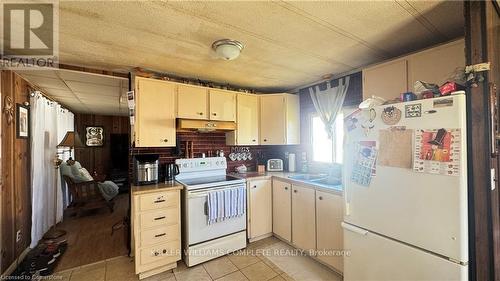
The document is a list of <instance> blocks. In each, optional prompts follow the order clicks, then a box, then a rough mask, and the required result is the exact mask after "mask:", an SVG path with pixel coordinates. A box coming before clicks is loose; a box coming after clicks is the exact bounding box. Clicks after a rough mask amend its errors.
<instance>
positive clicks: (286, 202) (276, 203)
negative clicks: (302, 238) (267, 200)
mask: <svg viewBox="0 0 500 281" xmlns="http://www.w3.org/2000/svg"><path fill="white" fill-rule="evenodd" d="M273 233H274V234H276V235H278V236H279V237H281V238H283V239H285V240H286V241H288V242H291V239H292V186H291V185H290V184H289V183H287V182H283V181H278V180H273Z"/></svg>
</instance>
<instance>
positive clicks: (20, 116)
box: [16, 104, 30, 139]
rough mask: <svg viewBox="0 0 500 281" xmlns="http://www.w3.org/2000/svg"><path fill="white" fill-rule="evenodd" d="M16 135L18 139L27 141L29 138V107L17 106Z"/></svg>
mask: <svg viewBox="0 0 500 281" xmlns="http://www.w3.org/2000/svg"><path fill="white" fill-rule="evenodd" d="M16 113H17V115H16V124H17V131H16V133H17V134H16V135H17V137H18V138H23V139H27V138H28V137H29V124H30V119H29V118H30V114H29V109H28V107H27V106H24V105H21V104H16Z"/></svg>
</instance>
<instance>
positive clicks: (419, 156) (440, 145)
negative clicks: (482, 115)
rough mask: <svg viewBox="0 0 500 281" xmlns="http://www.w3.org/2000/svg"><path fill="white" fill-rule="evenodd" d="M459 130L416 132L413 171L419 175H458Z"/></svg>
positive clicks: (443, 129) (442, 129)
mask: <svg viewBox="0 0 500 281" xmlns="http://www.w3.org/2000/svg"><path fill="white" fill-rule="evenodd" d="M460 139H461V131H460V129H445V128H441V129H428V130H425V129H424V130H416V132H415V151H414V153H413V157H414V159H413V170H414V171H415V172H419V173H430V174H441V175H448V176H459V175H460V154H461V151H460V147H461V144H460Z"/></svg>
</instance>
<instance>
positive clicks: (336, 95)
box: [309, 76, 349, 139]
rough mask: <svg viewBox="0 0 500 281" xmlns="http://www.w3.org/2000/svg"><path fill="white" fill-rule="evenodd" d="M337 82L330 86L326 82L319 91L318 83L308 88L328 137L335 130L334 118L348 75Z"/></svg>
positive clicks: (345, 88) (343, 94) (347, 83)
mask: <svg viewBox="0 0 500 281" xmlns="http://www.w3.org/2000/svg"><path fill="white" fill-rule="evenodd" d="M338 83H339V84H338V85H337V86H336V87H332V85H331V82H330V83H326V85H327V88H326V90H324V91H321V90H320V89H319V86H318V85H316V86H313V87H311V88H309V94H310V95H311V99H312V102H313V104H314V108H315V109H316V111H317V112H318V114H319V116H320V118H321V121H323V124H324V125H325V130H326V132H327V133H328V138H330V139H332V138H333V132H334V131H335V127H334V126H335V118H336V117H337V114H338V113H339V112H340V110H341V109H342V104H343V103H344V99H345V95H346V93H347V89H348V88H349V76H346V77H345V78H341V79H338Z"/></svg>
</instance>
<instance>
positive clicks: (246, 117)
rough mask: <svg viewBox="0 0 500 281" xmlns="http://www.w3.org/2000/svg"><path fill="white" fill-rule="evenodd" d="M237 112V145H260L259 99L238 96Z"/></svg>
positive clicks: (243, 95)
mask: <svg viewBox="0 0 500 281" xmlns="http://www.w3.org/2000/svg"><path fill="white" fill-rule="evenodd" d="M237 112H238V113H237V116H238V118H237V122H238V124H237V130H236V134H237V137H236V141H237V144H238V145H258V144H259V97H258V96H257V95H245V94H238V98H237Z"/></svg>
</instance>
